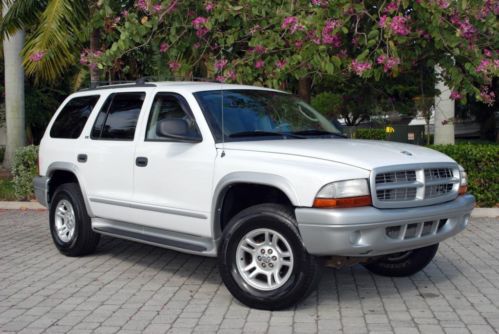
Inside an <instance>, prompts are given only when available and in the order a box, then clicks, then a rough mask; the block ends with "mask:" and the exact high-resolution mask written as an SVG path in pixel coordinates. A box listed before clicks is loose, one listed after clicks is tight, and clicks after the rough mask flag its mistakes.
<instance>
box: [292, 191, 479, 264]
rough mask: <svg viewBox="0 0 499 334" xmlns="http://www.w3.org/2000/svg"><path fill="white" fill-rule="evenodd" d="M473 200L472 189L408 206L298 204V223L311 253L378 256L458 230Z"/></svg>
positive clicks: (465, 221) (428, 242)
mask: <svg viewBox="0 0 499 334" xmlns="http://www.w3.org/2000/svg"><path fill="white" fill-rule="evenodd" d="M474 206H475V198H474V197H473V196H472V195H464V196H459V197H458V198H456V199H455V200H453V201H451V202H446V203H442V204H437V205H431V206H423V207H417V208H406V209H377V208H375V207H363V208H351V209H314V208H297V209H296V211H295V213H296V219H297V221H298V228H299V230H300V233H301V236H302V238H303V241H304V243H305V246H306V248H307V250H308V252H309V253H310V254H313V255H337V256H377V255H383V254H390V253H396V252H401V251H406V250H410V249H416V248H421V247H425V246H429V245H432V244H436V243H438V242H440V241H442V240H444V239H447V238H449V237H451V236H453V235H455V234H457V233H459V232H461V231H462V230H463V229H464V228H465V227H466V226H467V225H468V223H469V219H470V213H471V211H472V210H473V208H474Z"/></svg>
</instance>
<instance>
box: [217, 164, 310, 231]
mask: <svg viewBox="0 0 499 334" xmlns="http://www.w3.org/2000/svg"><path fill="white" fill-rule="evenodd" d="M236 183H250V184H259V185H265V186H270V187H274V188H277V189H279V190H280V191H282V192H283V193H284V195H286V196H287V197H288V199H289V201H290V202H291V204H293V206H295V207H296V206H300V203H299V200H298V196H297V194H296V192H295V190H294V188H293V187H292V185H291V184H290V182H289V181H288V180H287V179H286V178H284V177H282V176H280V175H276V174H271V173H259V172H233V173H230V174H227V175H225V176H224V177H223V178H222V179H220V181H219V182H218V184H217V186H216V187H215V191H214V192H213V200H212V207H211V209H212V211H211V212H212V227H211V228H212V235H213V238H214V239H215V240H216V241H218V239H219V238H220V236H221V234H222V231H221V228H220V221H221V217H220V214H221V206H222V203H223V200H224V198H225V194H226V193H227V191H228V190H229V189H230V187H231V185H233V184H236Z"/></svg>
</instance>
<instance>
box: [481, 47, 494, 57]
mask: <svg viewBox="0 0 499 334" xmlns="http://www.w3.org/2000/svg"><path fill="white" fill-rule="evenodd" d="M483 54H484V55H485V56H486V57H489V58H490V57H492V51H490V50H489V49H483Z"/></svg>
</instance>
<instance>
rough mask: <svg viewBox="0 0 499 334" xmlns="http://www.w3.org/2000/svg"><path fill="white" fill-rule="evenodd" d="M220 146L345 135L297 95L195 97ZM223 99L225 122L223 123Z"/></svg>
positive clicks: (250, 93) (256, 92) (262, 92)
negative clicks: (244, 142) (223, 140)
mask: <svg viewBox="0 0 499 334" xmlns="http://www.w3.org/2000/svg"><path fill="white" fill-rule="evenodd" d="M194 96H195V97H196V99H197V101H198V103H199V105H200V106H201V109H202V110H203V113H204V115H205V117H206V119H207V121H208V124H209V126H210V128H211V130H212V132H213V135H214V136H215V140H216V141H217V142H221V141H222V125H223V128H224V136H225V141H244V140H268V139H304V138H310V137H314V138H318V137H327V138H330V137H338V136H342V135H341V132H340V131H339V130H338V129H337V128H336V127H335V126H334V125H333V124H332V123H331V122H330V121H329V120H327V119H326V118H325V117H324V116H322V115H321V114H320V113H319V112H318V111H316V110H314V109H313V108H312V107H310V106H309V105H308V104H306V103H305V102H304V101H302V100H300V99H299V98H297V97H294V96H293V95H290V94H286V93H280V92H273V91H267V90H242V89H240V90H223V91H222V90H214V91H203V92H197V93H194ZM222 98H223V120H222Z"/></svg>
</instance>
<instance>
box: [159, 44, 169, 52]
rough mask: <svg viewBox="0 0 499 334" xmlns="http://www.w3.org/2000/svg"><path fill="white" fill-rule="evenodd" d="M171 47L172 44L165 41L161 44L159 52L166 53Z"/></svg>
mask: <svg viewBox="0 0 499 334" xmlns="http://www.w3.org/2000/svg"><path fill="white" fill-rule="evenodd" d="M169 48H170V45H169V44H168V43H165V42H163V43H161V45H160V46H159V52H161V53H165V52H166V51H168V49H169Z"/></svg>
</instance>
